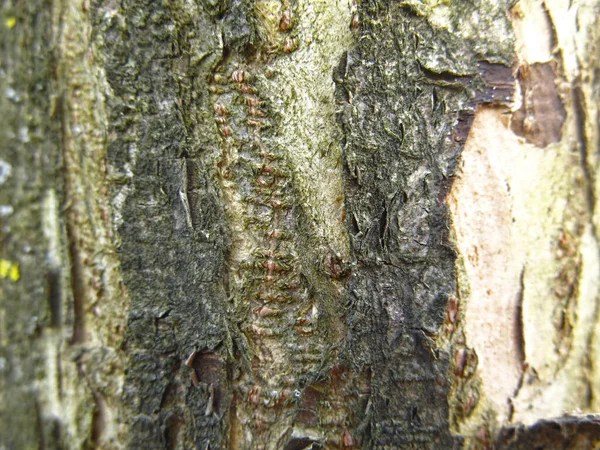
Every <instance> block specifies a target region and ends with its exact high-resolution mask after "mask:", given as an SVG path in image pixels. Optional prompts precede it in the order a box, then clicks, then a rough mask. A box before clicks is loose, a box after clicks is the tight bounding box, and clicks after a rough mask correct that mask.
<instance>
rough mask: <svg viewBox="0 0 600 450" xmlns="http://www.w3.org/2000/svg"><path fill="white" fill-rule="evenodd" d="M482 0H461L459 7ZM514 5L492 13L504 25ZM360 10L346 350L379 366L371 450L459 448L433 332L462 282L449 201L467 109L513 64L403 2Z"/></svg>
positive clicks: (489, 97) (346, 95) (504, 78)
mask: <svg viewBox="0 0 600 450" xmlns="http://www.w3.org/2000/svg"><path fill="white" fill-rule="evenodd" d="M481 6H482V5H479V4H478V5H474V4H473V3H471V2H459V4H458V6H457V11H459V14H461V17H468V16H469V12H470V11H472V10H471V8H480V7H481ZM507 7H508V5H501V6H498V8H499V9H498V10H495V11H488V13H489V14H490V15H491V16H494V17H496V18H497V20H501V21H504V23H507V18H506V9H505V8H507ZM360 12H361V17H362V20H363V23H362V25H361V26H360V28H359V30H358V33H359V35H360V36H359V38H358V44H357V46H356V48H355V49H354V50H352V51H350V52H349V53H348V56H347V61H345V62H344V63H343V64H342V65H341V67H340V69H339V72H340V73H339V83H338V92H339V99H340V102H342V104H343V107H344V113H343V114H342V116H341V117H340V119H341V123H342V126H343V129H344V132H345V153H344V158H345V167H346V171H345V178H346V209H347V215H348V228H349V232H350V233H351V236H352V238H351V240H352V244H353V249H354V255H355V258H356V264H355V267H354V268H353V270H352V278H351V282H350V287H349V298H348V304H349V305H351V307H350V310H349V312H348V317H347V320H348V324H349V328H350V333H349V336H348V345H347V348H346V355H347V358H348V359H349V360H350V361H352V364H354V366H355V367H363V366H369V367H370V368H371V370H372V374H373V375H372V386H371V401H370V407H369V408H368V418H367V424H366V426H365V428H364V433H365V436H364V437H363V439H364V440H365V442H366V445H365V448H419V449H424V448H439V449H448V448H453V447H455V446H460V445H461V441H460V439H459V438H453V437H452V436H451V434H450V432H449V424H448V416H449V412H448V396H449V379H448V369H449V365H450V361H449V358H450V357H449V354H448V353H447V352H445V351H439V350H437V349H435V345H434V343H433V340H432V338H433V336H434V335H435V333H436V332H437V330H438V327H439V326H440V324H441V323H442V321H443V315H444V311H445V309H446V302H447V301H448V298H449V297H450V296H451V295H452V294H453V293H454V292H455V289H456V277H455V269H454V262H455V253H454V250H453V248H452V245H451V244H450V243H449V241H448V223H447V220H448V215H447V210H446V207H445V205H444V203H443V201H444V198H445V195H446V193H447V192H448V190H449V186H450V185H451V180H452V177H453V175H454V173H455V168H456V165H457V162H458V158H459V156H460V150H461V146H462V140H463V139H464V137H465V136H466V134H468V128H469V127H470V121H469V122H467V123H466V124H465V126H463V130H460V129H459V130H458V135H457V134H456V133H454V134H453V130H454V129H455V126H456V124H457V121H458V119H459V114H460V113H461V112H463V113H465V112H466V113H471V114H472V111H473V110H474V108H475V106H476V104H477V103H483V102H496V101H497V98H496V94H498V95H503V91H505V90H506V88H507V83H508V82H510V79H511V76H510V69H505V70H500V69H494V67H495V65H492V64H487V63H483V64H482V63H479V64H478V61H484V60H487V61H501V60H502V59H503V57H504V63H510V58H511V55H510V53H509V54H508V55H506V54H505V55H501V54H498V53H496V52H498V51H499V49H498V48H496V47H494V46H487V47H485V49H481V47H480V48H479V50H474V49H476V48H477V45H474V43H473V42H468V41H461V40H457V39H456V37H455V36H452V35H451V34H450V33H448V32H446V31H445V30H441V29H436V28H435V27H434V26H433V25H431V24H430V23H428V21H427V19H426V17H424V16H422V15H421V14H419V12H418V11H417V10H414V9H411V8H408V7H406V6H405V4H404V5H403V4H401V3H392V4H390V5H384V4H378V3H377V4H376V2H366V3H365V4H364V5H363V6H362V7H361V8H360ZM432 60H433V61H436V62H437V64H436V65H435V66H434V67H428V65H429V64H430V62H431V61H432ZM440 61H441V63H440ZM497 88H501V89H497ZM474 90H478V92H479V93H478V94H475V93H474V92H473V91H474ZM495 90H498V92H497V93H494V91H495ZM503 101H506V99H504V100H503ZM457 136H458V138H456V137H457ZM451 137H452V139H451ZM471 409H472V408H471Z"/></svg>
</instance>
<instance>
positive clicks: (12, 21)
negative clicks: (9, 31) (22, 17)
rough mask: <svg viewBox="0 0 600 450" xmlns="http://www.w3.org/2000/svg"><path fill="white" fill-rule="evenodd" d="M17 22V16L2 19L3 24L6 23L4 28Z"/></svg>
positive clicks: (12, 26)
mask: <svg viewBox="0 0 600 450" xmlns="http://www.w3.org/2000/svg"><path fill="white" fill-rule="evenodd" d="M16 24H17V18H16V17H12V16H11V17H7V18H6V20H4V25H6V28H14V26H15V25H16Z"/></svg>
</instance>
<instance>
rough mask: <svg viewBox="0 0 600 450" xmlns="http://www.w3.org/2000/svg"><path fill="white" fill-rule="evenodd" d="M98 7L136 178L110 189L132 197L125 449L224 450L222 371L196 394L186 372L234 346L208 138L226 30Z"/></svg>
mask: <svg viewBox="0 0 600 450" xmlns="http://www.w3.org/2000/svg"><path fill="white" fill-rule="evenodd" d="M95 8H96V11H95V30H96V32H97V33H98V34H99V36H101V37H102V39H103V48H102V51H103V54H104V57H105V67H106V74H107V78H108V81H109V83H110V86H111V88H112V90H113V93H114V95H111V96H110V97H109V98H108V108H109V111H110V133H111V139H110V142H109V148H108V158H109V163H110V166H111V168H112V170H113V171H114V172H115V173H117V174H121V175H124V174H126V172H127V170H128V169H129V168H130V169H131V171H132V176H131V178H128V177H125V179H124V181H125V185H124V186H116V187H115V190H114V191H115V193H116V192H118V190H119V189H129V190H130V193H129V195H128V197H127V200H126V202H125V205H124V207H123V209H122V211H121V214H122V220H123V223H122V225H121V226H120V228H119V234H120V238H121V246H120V248H119V253H120V255H121V261H122V269H123V278H124V281H125V283H126V285H127V288H128V291H129V294H130V296H131V305H130V315H129V320H128V331H127V338H126V342H125V350H126V352H127V353H128V355H129V363H128V368H127V378H126V384H125V388H124V407H125V415H126V417H130V419H129V424H130V425H131V427H132V428H131V432H130V441H129V447H130V448H181V447H182V446H183V447H185V448H189V447H195V448H196V447H197V448H203V449H204V448H207V445H208V443H209V442H210V445H211V447H210V448H213V449H215V448H224V445H223V444H222V443H223V442H224V439H225V438H226V429H225V424H226V423H227V416H226V412H227V410H228V402H229V394H228V388H227V383H228V382H227V376H226V372H223V371H219V372H218V373H217V374H216V379H214V380H213V379H212V378H215V376H212V375H211V377H209V378H211V380H208V379H205V377H204V376H203V375H202V373H203V372H201V374H200V380H199V382H198V383H197V384H198V385H197V386H195V384H196V381H198V380H195V381H193V380H192V374H191V370H190V368H189V367H186V365H185V364H184V362H185V360H186V358H187V357H188V355H189V354H190V353H191V352H192V351H193V350H194V349H196V350H197V351H198V353H199V355H198V356H197V357H196V360H197V361H198V363H200V362H201V361H202V358H201V354H203V353H208V352H210V353H211V354H213V355H221V357H227V353H228V348H229V347H230V345H231V344H230V343H229V342H228V337H227V334H226V333H227V327H226V325H225V323H224V320H225V316H226V312H225V310H224V305H225V303H226V295H225V288H224V283H223V273H224V271H225V268H224V254H225V251H226V248H227V231H226V228H225V226H224V218H223V211H222V205H221V203H222V201H221V199H220V197H219V193H218V188H217V187H216V185H215V180H214V169H215V167H216V163H215V161H214V150H215V149H216V148H217V147H216V146H215V144H214V142H212V141H211V140H210V139H211V138H210V136H212V137H214V136H215V135H216V132H215V131H216V130H215V128H214V124H213V123H212V117H210V116H208V119H207V118H206V117H207V116H206V113H205V112H206V111H210V109H209V108H211V107H212V105H211V104H209V100H210V99H209V96H208V89H207V88H208V86H207V83H206V76H207V74H208V73H210V71H211V70H212V68H213V67H212V65H211V61H212V60H214V58H212V57H211V55H212V54H216V55H217V57H218V54H219V52H220V49H219V40H218V34H219V33H220V31H219V30H218V29H217V28H216V27H215V25H214V24H213V22H212V19H211V18H210V15H209V13H208V12H207V11H205V10H204V9H203V7H202V5H198V6H197V7H193V8H191V9H187V7H184V6H182V5H181V4H176V3H173V4H169V5H167V4H166V3H164V2H153V1H139V2H137V1H131V2H123V3H122V6H121V9H120V10H117V14H115V15H110V14H105V12H107V11H114V10H112V8H113V5H112V4H111V3H110V2H107V3H105V4H97V5H96V6H95ZM203 111H204V112H203ZM211 149H212V150H213V151H212V152H211ZM190 173H191V174H192V175H193V176H192V177H190ZM120 178H123V177H120ZM183 199H185V200H187V203H188V205H186V204H185V202H184V201H183ZM188 206H189V208H188ZM190 210H191V211H194V213H193V215H192V216H191V217H190V214H191V212H190ZM190 222H191V223H190ZM190 225H191V227H190ZM204 370H206V367H205V368H204ZM209 383H214V386H213V389H214V396H216V397H217V398H218V405H217V406H216V407H215V408H214V413H207V411H208V409H209V408H207V406H208V402H209V401H210V397H211V393H210V392H209Z"/></svg>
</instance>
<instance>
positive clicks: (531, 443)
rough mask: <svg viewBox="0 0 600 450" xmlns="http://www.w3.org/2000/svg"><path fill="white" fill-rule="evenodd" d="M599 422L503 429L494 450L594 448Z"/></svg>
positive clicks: (569, 420) (566, 420)
mask: <svg viewBox="0 0 600 450" xmlns="http://www.w3.org/2000/svg"><path fill="white" fill-rule="evenodd" d="M599 444H600V418H599V417H598V416H595V415H589V416H581V417H560V418H557V419H549V420H540V421H539V422H536V423H535V424H533V425H530V426H524V425H517V426H513V427H506V428H503V429H502V431H501V432H500V433H499V435H498V438H497V440H496V442H494V446H493V448H495V449H497V450H504V449H507V450H508V449H510V450H525V449H527V450H529V449H532V448H535V450H550V449H552V450H572V449H582V450H584V449H592V448H598V445H599Z"/></svg>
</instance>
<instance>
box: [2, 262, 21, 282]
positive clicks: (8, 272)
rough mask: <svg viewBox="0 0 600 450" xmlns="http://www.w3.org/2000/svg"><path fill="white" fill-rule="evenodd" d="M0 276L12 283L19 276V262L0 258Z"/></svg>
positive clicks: (17, 279)
mask: <svg viewBox="0 0 600 450" xmlns="http://www.w3.org/2000/svg"><path fill="white" fill-rule="evenodd" d="M0 278H2V279H5V278H8V279H10V280H11V281H12V282H13V283H16V282H17V281H19V279H20V278H21V271H20V270H19V263H14V262H11V261H8V260H6V259H0Z"/></svg>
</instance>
